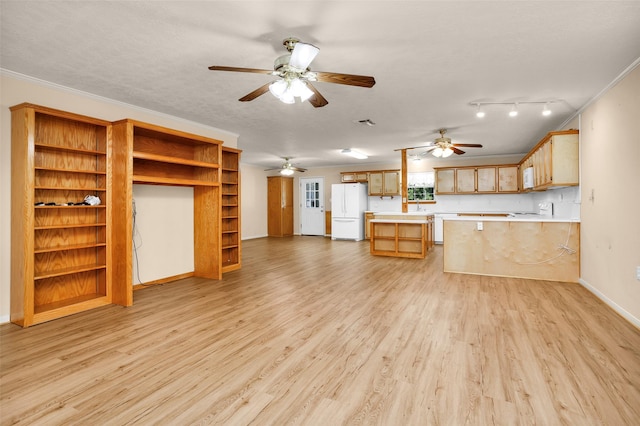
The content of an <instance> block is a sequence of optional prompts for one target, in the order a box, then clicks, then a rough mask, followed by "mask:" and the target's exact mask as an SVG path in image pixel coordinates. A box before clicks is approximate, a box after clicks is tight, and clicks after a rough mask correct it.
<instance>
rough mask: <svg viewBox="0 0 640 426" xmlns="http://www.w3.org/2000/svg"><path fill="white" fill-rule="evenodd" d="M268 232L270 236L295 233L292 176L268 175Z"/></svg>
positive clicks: (284, 235) (285, 235)
mask: <svg viewBox="0 0 640 426" xmlns="http://www.w3.org/2000/svg"><path fill="white" fill-rule="evenodd" d="M267 232H268V235H269V236H270V237H287V236H291V235H293V178H292V177H287V176H268V177H267Z"/></svg>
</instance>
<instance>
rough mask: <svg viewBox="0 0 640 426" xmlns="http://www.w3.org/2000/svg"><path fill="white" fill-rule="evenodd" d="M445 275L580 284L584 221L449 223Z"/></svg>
mask: <svg viewBox="0 0 640 426" xmlns="http://www.w3.org/2000/svg"><path fill="white" fill-rule="evenodd" d="M443 227H444V271H445V272H457V273H465V274H475V275H492V276H502V277H516V278H530V279H540V280H549V281H564V282H578V279H579V277H580V253H579V249H580V221H579V220H576V219H566V218H556V217H552V216H541V215H533V214H532V215H510V216H507V217H494V216H458V217H449V218H445V219H444V225H443Z"/></svg>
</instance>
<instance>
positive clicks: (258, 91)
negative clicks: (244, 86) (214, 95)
mask: <svg viewBox="0 0 640 426" xmlns="http://www.w3.org/2000/svg"><path fill="white" fill-rule="evenodd" d="M270 85H271V82H269V83H267V84H265V85H263V86H260V87H258V88H257V89H256V90H254V91H253V92H251V93H249V94H246V95H244V96H243V97H241V98H240V99H238V100H239V101H240V102H247V101H252V100H254V99H255V98H257V97H258V96H260V95H264V94H265V93H267V92H268V91H269V86H270Z"/></svg>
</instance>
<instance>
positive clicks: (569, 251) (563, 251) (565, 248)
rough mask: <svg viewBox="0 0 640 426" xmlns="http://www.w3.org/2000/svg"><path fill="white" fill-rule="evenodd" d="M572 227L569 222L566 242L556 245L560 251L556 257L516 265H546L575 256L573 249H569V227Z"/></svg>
mask: <svg viewBox="0 0 640 426" xmlns="http://www.w3.org/2000/svg"><path fill="white" fill-rule="evenodd" d="M572 226H573V223H572V222H569V232H567V240H566V241H565V242H564V244H558V247H557V249H558V250H560V253H558V254H557V255H556V256H553V257H550V258H548V259H545V260H541V261H539V262H531V263H529V262H516V263H517V264H518V265H539V264H541V263H547V262H551V261H552V260H555V259H557V258H559V257H562V256H564V255H567V254H568V255H572V254H575V253H576V251H575V250H574V249H572V248H571V247H569V239H570V238H571V227H572Z"/></svg>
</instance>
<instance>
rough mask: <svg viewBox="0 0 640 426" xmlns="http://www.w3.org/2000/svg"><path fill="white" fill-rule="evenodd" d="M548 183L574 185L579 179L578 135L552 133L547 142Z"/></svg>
mask: <svg viewBox="0 0 640 426" xmlns="http://www.w3.org/2000/svg"><path fill="white" fill-rule="evenodd" d="M549 144H550V145H551V146H550V148H549V152H550V154H549V163H550V165H549V169H550V173H549V185H560V186H574V185H578V183H579V180H580V177H579V175H580V172H579V170H580V162H579V158H578V157H579V146H578V135H577V134H569V135H554V136H552V137H551V141H550V142H549Z"/></svg>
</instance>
